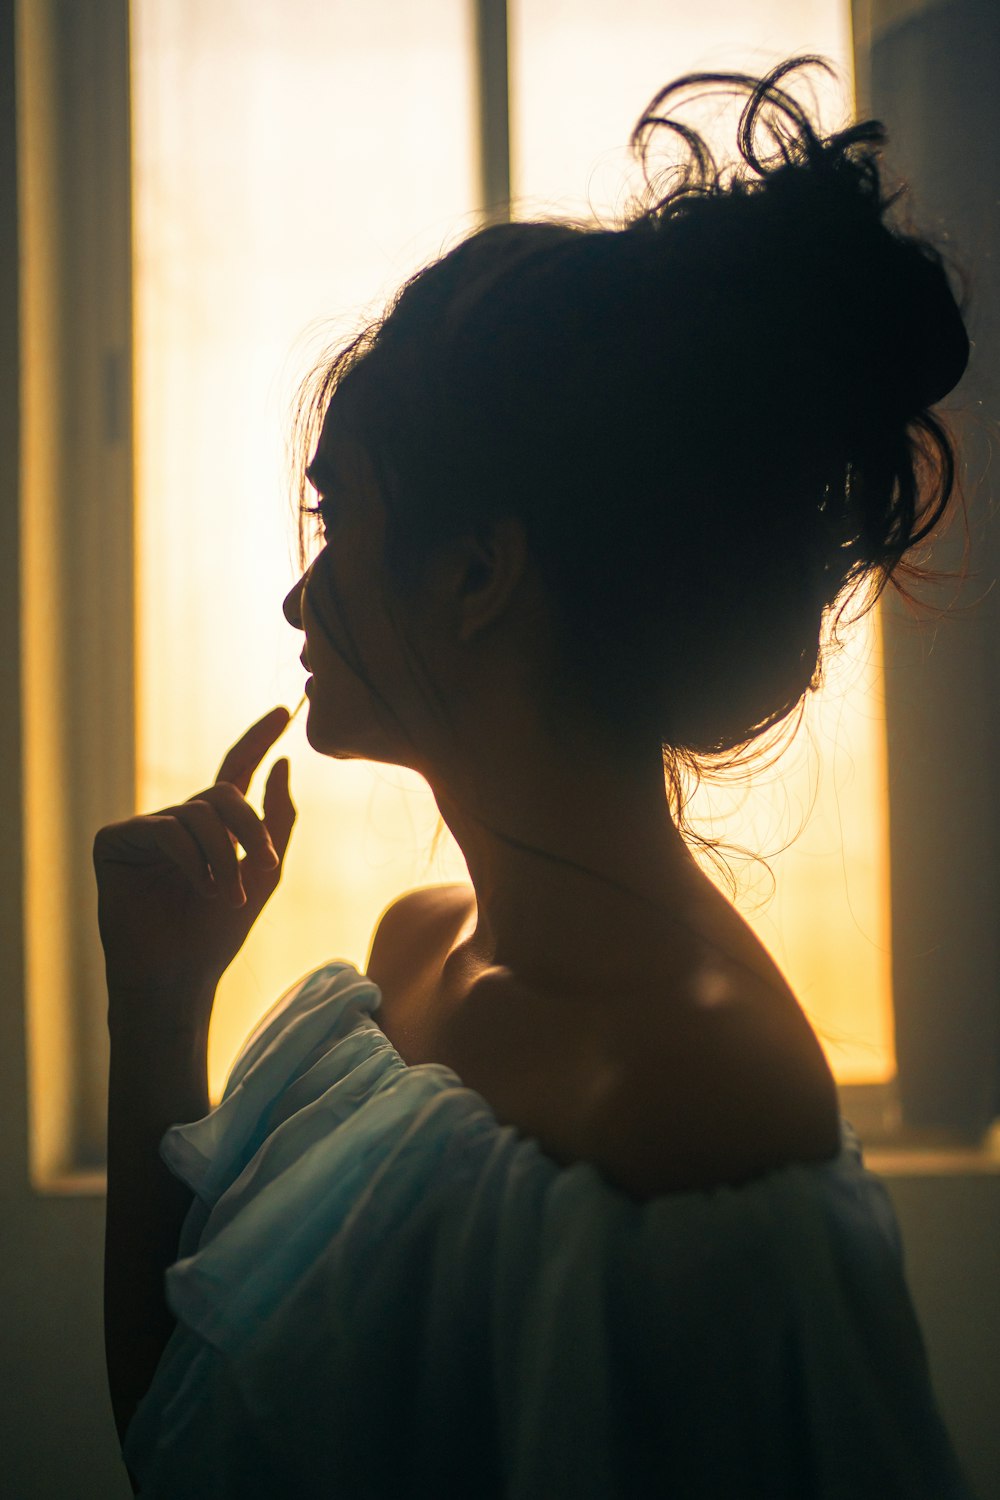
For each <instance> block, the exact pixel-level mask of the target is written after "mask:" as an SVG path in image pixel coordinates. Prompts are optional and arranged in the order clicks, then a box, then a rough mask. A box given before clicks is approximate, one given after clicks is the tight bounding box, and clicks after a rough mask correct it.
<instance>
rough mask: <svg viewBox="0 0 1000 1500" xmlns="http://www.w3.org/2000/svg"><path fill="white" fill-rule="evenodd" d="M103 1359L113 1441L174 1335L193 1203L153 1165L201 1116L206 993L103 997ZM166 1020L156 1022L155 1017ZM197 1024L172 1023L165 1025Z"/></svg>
mask: <svg viewBox="0 0 1000 1500" xmlns="http://www.w3.org/2000/svg"><path fill="white" fill-rule="evenodd" d="M109 998H110V1007H109V1011H108V1029H109V1032H110V1036H111V1074H110V1081H109V1088H108V1203H107V1218H106V1223H105V1240H104V1349H105V1358H106V1361H107V1369H108V1384H109V1387H110V1391H111V1406H112V1410H113V1412H114V1418H115V1426H116V1427H117V1429H118V1437H119V1440H120V1441H124V1438H125V1430H126V1428H127V1426H128V1423H129V1420H130V1419H131V1417H132V1414H133V1412H134V1411H135V1409H136V1406H137V1405H138V1404H139V1401H140V1400H141V1399H142V1397H143V1395H144V1394H145V1392H146V1390H147V1389H148V1387H149V1384H150V1381H151V1380H152V1378H153V1372H154V1371H155V1369H156V1366H157V1363H158V1362H159V1359H160V1356H161V1355H162V1353H163V1350H164V1348H165V1346H166V1343H167V1340H168V1339H169V1337H170V1334H171V1332H172V1330H173V1327H174V1318H173V1316H172V1314H171V1312H170V1310H169V1308H168V1307H167V1302H166V1297H165V1293H164V1272H165V1271H166V1268H167V1267H168V1266H169V1265H171V1264H172V1262H173V1261H175V1260H176V1259H177V1244H178V1240H179V1237H180V1230H181V1225H182V1223H183V1221H184V1218H185V1215H186V1214H187V1211H188V1209H189V1208H190V1206H191V1202H192V1194H191V1191H190V1189H189V1188H187V1187H186V1186H185V1185H184V1184H183V1183H182V1182H179V1181H178V1180H177V1178H176V1177H174V1176H173V1174H172V1173H171V1172H170V1170H169V1169H168V1168H167V1166H166V1165H165V1163H164V1162H163V1161H162V1160H161V1159H160V1155H159V1145H160V1141H161V1140H162V1138H163V1134H164V1132H165V1131H166V1130H167V1128H168V1127H169V1126H170V1125H179V1124H184V1123H187V1122H188V1121H189V1120H200V1119H202V1118H203V1117H204V1116H205V1115H206V1114H207V1113H208V1110H209V1099H208V1081H207V1068H206V1056H207V1047H208V1017H209V1016H210V1015H211V1010H212V1000H213V998H214V990H206V993H205V994H204V995H201V996H198V997H196V1001H195V1003H194V1004H192V997H191V996H190V995H189V994H188V995H185V996H183V997H180V996H178V997H176V998H175V997H171V996H167V997H166V1003H165V1004H164V998H165V997H164V996H162V995H159V996H156V997H155V1000H154V997H152V996H143V995H137V994H132V993H129V994H117V995H116V994H115V993H114V992H112V993H111V995H110V997H109ZM161 1016H163V1017H165V1018H169V1019H163V1020H161V1019H159V1017H161ZM174 1017H176V1018H181V1017H184V1018H191V1017H197V1018H198V1019H183V1020H181V1019H177V1020H174V1019H173V1018H174Z"/></svg>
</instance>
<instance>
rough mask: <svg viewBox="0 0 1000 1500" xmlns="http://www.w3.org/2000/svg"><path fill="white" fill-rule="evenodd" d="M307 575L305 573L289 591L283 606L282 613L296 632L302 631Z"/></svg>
mask: <svg viewBox="0 0 1000 1500" xmlns="http://www.w3.org/2000/svg"><path fill="white" fill-rule="evenodd" d="M305 581H306V575H305V573H303V575H302V577H301V578H300V579H299V581H298V583H296V584H293V586H292V587H291V588H290V589H289V590H288V593H287V594H286V595H285V600H284V603H283V604H282V606H281V609H282V613H283V614H284V616H285V619H286V620H287V621H288V623H289V625H291V626H292V627H293V628H294V629H295V630H301V629H302V590H303V588H304V586H305Z"/></svg>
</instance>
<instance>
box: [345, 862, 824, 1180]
mask: <svg viewBox="0 0 1000 1500" xmlns="http://www.w3.org/2000/svg"><path fill="white" fill-rule="evenodd" d="M475 911H476V900H475V892H474V891H473V890H472V888H471V887H470V886H468V885H459V884H452V885H445V886H436V887H430V888H422V889H419V890H414V891H410V892H407V893H406V895H405V896H403V897H401V898H400V899H399V900H398V901H396V902H394V903H393V904H392V905H391V906H390V907H389V908H388V909H387V910H386V912H385V913H384V914H383V917H382V919H381V920H380V922H379V924H378V926H377V928H376V932H375V936H374V938H373V941H372V947H371V954H370V958H369V965H368V976H369V977H370V978H371V979H372V980H373V981H374V982H375V983H376V984H377V985H378V986H379V988H380V989H381V991H382V996H383V1005H382V1007H381V1008H380V1011H379V1015H378V1019H379V1024H380V1025H383V1026H384V1029H385V1030H386V1032H387V1034H388V1035H389V1038H390V1041H392V1042H393V1045H394V1046H395V1047H396V1049H397V1051H399V1052H400V1054H401V1055H402V1056H403V1058H404V1061H407V1062H409V1063H411V1064H416V1063H422V1062H442V1063H445V1064H446V1065H447V1066H449V1067H451V1068H452V1069H453V1071H454V1072H455V1073H456V1074H457V1075H458V1076H459V1077H460V1078H461V1079H462V1081H463V1082H464V1083H466V1084H467V1086H468V1087H470V1088H473V1089H475V1090H476V1091H477V1092H478V1093H479V1094H481V1095H482V1096H483V1097H484V1098H485V1099H486V1101H487V1103H489V1104H490V1106H491V1107H492V1108H493V1110H494V1112H495V1113H496V1115H497V1117H498V1119H499V1120H500V1121H501V1122H502V1123H505V1124H512V1125H514V1126H515V1127H516V1128H518V1129H519V1130H520V1131H521V1133H523V1134H525V1135H528V1136H532V1137H534V1138H535V1139H537V1140H538V1141H539V1144H540V1145H541V1146H542V1148H543V1149H544V1150H546V1151H547V1153H548V1154H549V1155H550V1156H552V1157H553V1159H555V1160H556V1161H558V1162H560V1163H563V1164H567V1165H568V1164H571V1163H572V1162H573V1161H576V1160H589V1161H591V1162H593V1163H594V1164H595V1165H596V1166H598V1167H599V1168H601V1170H602V1171H603V1172H604V1173H605V1175H606V1176H607V1177H608V1178H609V1179H610V1180H612V1181H613V1182H614V1183H615V1184H616V1185H618V1186H620V1187H622V1188H623V1189H624V1190H625V1191H627V1192H629V1193H631V1194H633V1195H635V1196H637V1197H642V1198H648V1197H652V1196H656V1195H658V1194H661V1193H665V1192H671V1191H681V1190H684V1189H688V1188H698V1187H708V1186H713V1185H716V1184H719V1183H731V1184H738V1183H740V1182H742V1181H747V1180H751V1179H753V1178H755V1177H758V1176H761V1175H763V1174H764V1173H766V1172H768V1171H771V1170H775V1169H777V1168H779V1167H782V1166H785V1165H790V1164H792V1163H794V1162H808V1161H821V1160H827V1159H830V1158H832V1157H834V1156H836V1154H837V1152H838V1151H839V1149H840V1112H839V1105H838V1099H837V1094H836V1088H835V1085H834V1083H833V1079H832V1076H831V1074H830V1071H829V1067H828V1065H827V1063H826V1060H825V1057H824V1056H823V1053H822V1049H821V1048H820V1046H819V1043H818V1041H817V1040H816V1037H815V1035H814V1033H813V1032H812V1029H811V1027H810V1026H809V1024H808V1022H807V1021H806V1019H805V1017H804V1016H803V1015H802V1013H801V1010H799V1008H798V1007H797V1005H796V1004H795V1002H794V1001H792V1002H791V1005H789V1000H788V997H787V996H777V995H775V994H774V993H773V992H771V991H770V990H769V987H768V985H767V983H766V982H765V980H764V979H762V978H761V977H760V976H757V977H756V979H755V978H754V976H752V975H748V974H747V973H746V972H745V971H741V970H740V968H739V966H735V967H734V968H733V969H731V970H730V971H729V972H728V973H726V971H725V966H724V965H723V966H722V967H721V968H720V966H719V965H718V964H716V965H715V967H714V969H713V973H712V993H713V1004H712V1005H711V1006H710V1007H707V1008H704V1009H702V1008H699V1007H697V1006H694V1007H691V1009H690V1017H691V1019H690V1020H689V1021H688V1022H686V1023H685V1024H683V1025H680V1026H679V1025H677V1024H676V1022H675V1021H674V1020H673V1019H672V1013H673V1010H674V1008H673V1007H668V1006H666V1005H665V1004H664V994H665V993H667V992H668V989H669V986H670V985H671V983H673V984H674V985H675V986H676V985H677V984H681V985H684V984H688V985H690V987H691V988H692V989H694V988H696V987H697V984H696V980H695V978H694V977H693V976H687V977H685V978H680V979H679V978H677V977H676V976H671V975H670V974H669V973H664V974H658V973H656V972H650V973H648V974H647V975H645V976H644V979H645V982H644V983H643V984H642V985H641V986H640V985H638V984H637V980H636V976H623V983H622V993H621V994H620V995H619V996H612V997H609V1004H608V1006H607V1008H606V1011H605V1012H604V1014H603V1017H602V1016H601V1015H600V1013H599V1012H598V1013H597V1015H598V1019H596V1020H595V1012H594V1011H593V1009H592V1008H591V1007H588V1008H587V1010H586V1013H584V1012H583V1010H582V1009H581V1008H580V1007H574V997H573V996H571V995H567V996H557V995H552V994H548V993H546V994H545V995H540V994H536V993H534V992H533V991H532V989H531V987H530V986H526V985H524V984H522V983H521V982H519V981H518V980H517V979H516V978H515V977H514V976H511V975H509V974H506V973H504V972H497V971H491V972H489V973H485V974H483V975H482V976H480V977H478V978H476V979H475V980H474V981H473V982H472V984H471V985H470V988H469V991H468V993H467V994H466V995H465V996H464V998H463V1002H462V1004H461V1006H460V1007H458V1008H457V1009H456V1008H454V1007H450V1008H448V1009H447V1010H445V1009H444V1008H442V1009H441V1010H439V1011H437V1012H436V1011H435V1002H434V1000H433V994H434V985H435V979H436V977H437V976H439V975H440V973H441V970H442V967H443V964H444V960H445V958H446V957H447V955H448V953H449V952H450V951H451V950H452V948H453V947H454V945H455V944H456V943H457V942H458V941H459V939H460V937H461V936H462V934H463V932H464V931H465V930H466V929H467V925H468V924H469V923H470V922H471V920H472V918H473V917H474V915H475ZM724 992H725V999H724V1000H723V998H722V996H723V993H724Z"/></svg>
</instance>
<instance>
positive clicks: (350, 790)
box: [132, 0, 476, 1097]
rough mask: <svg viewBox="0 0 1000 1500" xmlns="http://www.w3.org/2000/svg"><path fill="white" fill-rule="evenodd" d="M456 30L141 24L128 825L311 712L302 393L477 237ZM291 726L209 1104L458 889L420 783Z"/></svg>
mask: <svg viewBox="0 0 1000 1500" xmlns="http://www.w3.org/2000/svg"><path fill="white" fill-rule="evenodd" d="M470 29H471V17H470V8H469V6H468V5H467V4H466V3H465V0H440V3H437V4H433V3H427V0H422V3H421V4H420V5H419V6H415V5H412V4H411V3H409V0H379V3H378V4H377V5H376V4H373V5H357V4H354V3H353V0H281V3H280V4H274V3H272V4H264V3H261V4H256V3H255V4H252V5H248V4H245V3H243V0H210V3H205V0H135V3H134V5H133V11H132V31H133V80H134V81H133V89H134V100H133V105H134V132H135V134H134V140H135V145H134V151H135V173H134V176H135V189H134V191H135V226H136V227H135V269H136V287H135V296H136V343H137V422H138V433H137V448H138V455H139V456H138V529H139V540H138V556H137V566H138V574H139V579H138V581H139V597H140V601H141V604H140V617H139V621H138V631H139V665H138V689H139V692H138V700H139V732H138V737H139V805H140V807H142V808H144V809H152V808H155V807H161V806H164V805H169V804H170V803H174V802H178V801H181V800H183V799H184V798H186V797H188V796H190V795H192V794H193V793H194V792H195V791H196V790H197V788H198V787H199V786H204V785H207V784H209V783H210V782H211V781H212V780H213V779H214V777H215V774H216V772H217V769H218V763H219V761H220V759H221V756H222V753H223V751H224V750H225V749H226V747H227V746H228V745H229V744H230V743H231V742H232V741H233V740H235V739H236V738H237V737H238V736H239V734H241V733H242V732H243V730H244V729H245V728H246V727H247V726H248V725H249V724H251V723H252V722H253V721H254V720H255V719H257V718H259V717H260V715H261V714H262V713H264V712H265V711H266V710H267V709H268V708H270V707H272V706H273V705H274V704H276V703H285V704H287V705H288V706H289V707H294V706H295V704H296V703H297V702H298V700H299V698H300V696H301V693H302V685H303V679H304V673H303V671H302V667H301V665H300V663H299V660H298V656H299V652H300V651H301V637H300V636H298V635H297V634H296V633H295V632H293V631H292V630H291V629H290V627H289V626H288V625H287V624H286V622H285V620H284V619H283V618H282V615H281V601H282V598H283V597H284V595H285V593H286V592H287V590H288V588H289V587H290V586H291V584H292V582H293V581H294V579H295V577H296V576H297V568H296V567H295V564H294V549H293V526H292V522H291V519H290V512H289V507H288V505H287V503H286V497H287V495H288V493H289V489H290V485H289V477H288V476H289V465H288V459H287V455H286V453H285V451H284V444H285V441H286V438H287V433H288V428H289V421H288V418H289V409H290V401H291V397H292V393H293V391H294V389H295V386H296V385H297V383H298V380H299V379H300V378H301V376H302V375H303V374H304V372H305V371H306V369H307V368H309V366H310V365H311V363H312V361H313V359H314V357H315V356H316V355H317V354H318V352H319V350H320V348H321V347H322V346H324V345H325V344H326V343H328V342H329V341H330V339H331V338H333V337H334V336H336V335H337V334H341V335H343V334H349V333H350V332H352V331H353V330H354V329H355V327H356V326H357V322H358V315H359V311H360V310H363V309H368V310H369V311H377V310H378V308H379V306H380V302H379V298H380V296H381V295H382V294H384V293H388V292H390V291H392V290H395V288H396V287H397V286H398V285H399V283H400V282H401V281H402V280H404V279H405V278H406V277H407V276H408V275H409V274H410V273H411V272H412V271H413V270H414V269H415V268H416V267H417V266H418V265H421V264H423V263H424V262H425V261H427V260H429V259H431V258H432V257H434V256H435V255H437V254H438V253H440V251H441V249H442V247H443V246H444V245H446V244H447V243H450V242H451V241H452V240H454V238H455V237H456V236H458V235H459V234H460V233H461V232H463V231H465V230H468V228H470V227H471V224H472V210H473V209H474V207H475V203H476V186H475V182H476V178H475V136H474V129H473V103H474V93H473V82H472V80H473V73H472V43H471V34H470ZM331 318H333V319H337V320H339V321H335V322H334V323H333V324H332V325H331V324H330V323H326V324H324V325H323V326H322V327H317V320H320V319H331ZM303 719H304V714H302V715H300V716H299V719H297V720H296V722H295V724H294V725H293V726H292V729H291V730H290V731H289V732H288V733H287V734H286V736H285V737H284V739H283V740H282V741H280V742H279V744H278V745H277V746H276V747H275V749H274V752H273V753H272V755H271V756H269V757H268V760H267V761H266V762H265V767H264V769H266V767H267V766H268V765H269V764H270V763H271V761H273V760H274V759H276V758H277V757H278V756H279V755H282V754H288V755H289V758H290V760H291V765H292V795H293V799H294V801H295V802H296V804H297V806H298V808H299V819H298V824H297V826H296V829H295V832H294V834H293V843H292V846H291V848H290V850H289V856H288V863H287V866H286V873H285V879H284V880H283V882H282V885H281V887H280V888H279V890H278V892H277V893H276V895H275V896H274V898H273V899H272V901H271V902H270V904H269V905H268V907H267V909H266V910H265V912H264V914H263V915H262V917H261V919H260V921H259V922H258V923H257V925H256V927H255V928H254V930H253V932H252V933H251V935H250V939H249V941H248V943H247V944H246V947H245V948H244V950H243V952H242V953H241V954H240V956H239V957H238V959H237V960H236V962H235V963H234V964H233V966H232V967H231V969H230V970H229V972H228V973H227V974H226V976H225V978H224V980H223V983H222V986H221V987H220V990H219V996H218V1002H217V1006H216V1011H215V1016H214V1019H213V1025H212V1035H211V1039H210V1048H209V1068H210V1075H211V1089H212V1093H213V1096H215V1097H218V1095H219V1093H220V1092H221V1088H222V1084H223V1082H224V1080H225V1076H226V1073H227V1071H228V1068H229V1066H230V1063H231V1061H232V1058H233V1056H234V1054H235V1052H236V1050H237V1048H238V1047H239V1045H240V1043H241V1042H242V1040H243V1038H244V1037H245V1036H246V1034H247V1032H248V1030H249V1029H250V1028H251V1026H252V1025H253V1023H254V1021H255V1019H256V1018H257V1017H258V1016H259V1015H260V1013H261V1012H262V1011H263V1010H264V1009H265V1008H266V1007H267V1006H268V1005H269V1004H270V1003H271V1002H272V1001H273V1000H274V999H275V998H276V997H277V996H278V995H279V994H280V993H281V991H282V990H283V989H284V988H285V987H287V986H288V985H289V984H290V983H292V982H293V981H294V979H295V978H296V976H297V975H299V974H301V973H303V972H304V971H306V970H307V969H309V968H311V967H313V966H315V965H316V964H319V963H322V962H323V961H324V960H325V959H328V958H332V957H342V958H346V959H349V960H351V961H352V962H355V963H358V964H359V965H360V964H363V963H364V960H365V956H366V952H367V945H368V940H369V937H370V935H371V927H372V922H373V920H374V918H375V917H376V916H377V915H378V913H379V911H380V910H381V908H382V907H383V906H384V905H385V904H386V903H387V902H388V901H390V900H391V899H392V897H393V896H395V895H396V894H398V893H399V891H401V890H403V889H405V888H406V887H407V886H410V885H416V884H421V883H422V882H424V881H427V880H428V879H431V880H436V879H441V878H448V873H447V855H446V856H445V858H444V861H443V864H442V861H439V862H438V863H436V864H435V865H434V866H433V868H430V869H429V868H428V861H427V850H428V847H429V844H430V840H431V836H432V834H433V830H434V826H435V823H436V809H435V808H434V807H433V803H431V804H430V806H429V807H428V805H427V804H428V801H429V798H430V794H429V793H428V792H426V791H424V792H423V793H421V788H423V786H424V784H423V783H422V782H420V781H419V778H416V777H415V776H413V775H412V774H411V773H408V772H403V771H395V770H393V769H390V768H385V767H379V768H375V767H372V766H369V765H366V764H362V763H354V764H350V765H348V764H344V763H334V762H331V761H329V760H322V759H321V758H320V757H318V756H317V755H316V754H315V752H313V751H312V749H311V748H310V747H309V746H308V744H307V743H306V741H305V737H304V734H303V725H302V721H303ZM262 785H263V776H262V775H261V776H260V778H259V782H258V783H255V785H254V787H253V788H252V789H251V794H250V800H251V801H252V802H255V805H256V806H257V807H258V809H259V806H260V802H259V796H260V787H262ZM402 788H409V789H413V788H416V789H415V790H408V791H407V792H406V793H404V791H403V790H401V789H402ZM255 799H256V800H255ZM454 858H455V855H454V851H453V852H452V854H451V860H452V865H454ZM454 878H465V875H464V866H463V865H462V864H461V862H460V857H459V868H458V871H457V873H456V874H455V876H454Z"/></svg>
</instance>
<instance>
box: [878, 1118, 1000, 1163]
mask: <svg viewBox="0 0 1000 1500" xmlns="http://www.w3.org/2000/svg"><path fill="white" fill-rule="evenodd" d="M858 1134H859V1136H860V1137H861V1149H862V1154H863V1156H864V1163H865V1166H866V1167H867V1168H868V1170H869V1171H870V1172H875V1173H876V1174H877V1175H878V1176H880V1177H982V1176H987V1175H989V1174H991V1173H997V1174H1000V1120H997V1121H995V1123H994V1124H993V1126H992V1127H991V1129H990V1130H989V1131H988V1132H987V1134H986V1136H985V1138H984V1139H983V1141H982V1142H981V1143H980V1144H979V1145H976V1146H970V1145H967V1144H963V1143H960V1142H956V1141H953V1140H952V1141H949V1140H948V1139H946V1138H942V1137H938V1138H937V1139H935V1137H934V1135H933V1133H932V1132H930V1131H928V1132H924V1133H916V1132H912V1133H910V1134H909V1136H907V1134H906V1133H905V1132H901V1133H900V1135H899V1137H898V1138H897V1139H896V1140H880V1141H876V1142H873V1144H872V1145H871V1146H868V1145H866V1144H865V1139H864V1134H863V1132H862V1131H860V1130H859V1132H858Z"/></svg>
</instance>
